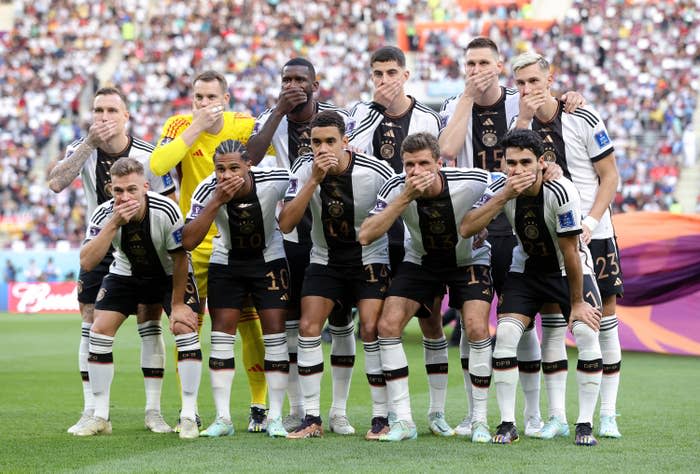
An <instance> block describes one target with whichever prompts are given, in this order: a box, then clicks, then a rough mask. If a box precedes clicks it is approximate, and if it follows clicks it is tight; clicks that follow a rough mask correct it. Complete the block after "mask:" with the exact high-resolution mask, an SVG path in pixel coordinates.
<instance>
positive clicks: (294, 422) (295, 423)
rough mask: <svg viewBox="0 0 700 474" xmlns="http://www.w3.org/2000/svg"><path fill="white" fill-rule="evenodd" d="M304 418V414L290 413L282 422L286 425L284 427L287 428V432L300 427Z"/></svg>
mask: <svg viewBox="0 0 700 474" xmlns="http://www.w3.org/2000/svg"><path fill="white" fill-rule="evenodd" d="M303 420H304V417H303V416H299V415H295V414H292V413H290V414H289V415H287V416H285V417H284V418H283V419H282V424H283V425H284V429H285V430H287V432H292V431H294V430H296V429H297V428H299V426H300V425H301V422H302V421H303Z"/></svg>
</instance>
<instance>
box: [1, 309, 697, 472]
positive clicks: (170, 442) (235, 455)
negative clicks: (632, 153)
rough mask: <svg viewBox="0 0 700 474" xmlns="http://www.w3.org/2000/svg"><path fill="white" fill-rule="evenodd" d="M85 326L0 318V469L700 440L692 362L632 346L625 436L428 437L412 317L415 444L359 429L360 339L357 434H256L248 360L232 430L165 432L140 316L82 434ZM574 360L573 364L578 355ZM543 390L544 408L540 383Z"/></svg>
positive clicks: (545, 461) (419, 461) (517, 458)
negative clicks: (97, 429) (104, 421)
mask: <svg viewBox="0 0 700 474" xmlns="http://www.w3.org/2000/svg"><path fill="white" fill-rule="evenodd" d="M163 326H164V328H165V326H166V323H165V321H164V322H163ZM208 326H209V325H208V323H207V324H205V329H204V334H203V338H202V339H203V341H204V349H203V352H204V357H205V363H204V370H203V376H202V386H201V388H200V396H199V412H200V414H201V415H202V418H203V421H204V423H205V426H206V425H208V423H210V422H211V421H213V418H214V408H213V402H212V399H211V389H210V385H209V375H208V370H207V369H206V358H207V357H208V353H209V348H208V346H209V344H208V339H209V336H208ZM166 331H167V329H166ZM448 331H449V330H448ZM79 334H80V318H79V317H78V316H76V315H70V316H69V315H32V316H28V315H23V316H16V315H7V314H2V315H0V423H1V425H0V426H1V427H2V429H0V471H2V472H28V471H33V472H36V471H50V472H55V471H90V472H125V471H142V472H157V471H175V470H177V471H180V472H184V471H191V472H202V471H209V472H218V471H232V470H243V469H245V470H261V471H262V470H265V471H273V472H274V471H275V470H279V471H283V472H301V471H304V472H309V471H326V472H327V471H332V472H337V471H352V472H376V471H377V470H381V471H386V472H426V471H436V470H439V471H443V472H464V471H467V470H468V471H483V470H488V471H493V470H496V469H497V470H506V471H513V472H532V471H533V470H537V471H543V472H561V471H562V470H564V469H566V470H567V471H574V472H577V471H581V472H582V471H588V472H592V471H596V470H601V471H619V472H631V471H638V472H649V471H652V472H659V471H665V472H684V471H687V472H691V471H695V472H697V471H696V468H697V452H698V450H700V441H698V438H697V436H695V434H694V429H693V428H694V424H693V423H692V421H693V415H694V414H697V407H698V402H697V393H699V392H700V377H698V369H699V368H700V365H699V364H698V362H699V361H698V359H697V358H690V357H672V356H662V355H653V354H635V353H625V354H623V372H622V381H621V388H620V396H619V400H618V411H620V412H621V415H622V416H621V417H620V418H619V419H618V423H619V426H620V429H621V431H622V433H623V438H622V439H620V440H606V439H602V440H600V442H601V444H600V446H598V447H596V448H580V447H576V446H574V445H573V442H572V440H573V439H572V437H569V438H567V439H561V438H560V439H556V440H553V441H540V440H532V439H529V438H525V437H523V438H522V440H521V442H520V443H518V444H517V445H514V446H492V445H473V444H471V443H469V442H467V441H466V440H464V439H463V438H457V437H455V438H449V439H444V438H438V437H436V436H432V435H430V434H429V433H428V429H427V420H426V412H427V406H428V392H427V379H426V376H425V370H424V368H423V349H422V346H421V344H420V335H419V334H418V328H417V324H416V323H415V322H412V323H411V325H410V326H409V328H408V331H407V333H406V336H405V339H404V340H405V342H406V344H405V347H406V352H407V356H408V359H409V365H410V369H411V376H410V382H411V401H412V407H413V413H414V418H415V420H416V422H417V424H418V431H419V437H418V440H417V441H412V442H402V443H395V444H379V443H369V442H367V441H365V440H364V439H363V436H364V433H365V431H366V430H367V429H368V428H369V418H370V402H369V389H368V387H367V382H366V378H365V375H364V370H363V367H364V360H363V355H362V351H361V349H360V350H358V354H357V361H356V364H355V371H354V374H353V384H352V388H351V393H350V400H349V402H348V415H349V418H350V420H351V422H352V423H353V425H354V426H355V428H356V429H357V435H355V436H351V437H341V436H338V435H335V434H327V435H326V436H325V437H324V438H323V439H313V440H300V441H291V440H289V441H288V440H283V439H275V440H273V439H270V438H268V437H267V436H265V435H263V434H252V433H247V432H246V427H247V416H248V404H249V401H250V398H249V394H248V387H247V382H246V380H245V374H244V373H243V371H242V370H241V368H242V363H239V364H237V372H236V377H235V379H234V382H233V391H232V396H231V400H232V402H231V411H232V416H233V422H234V426H235V428H236V434H235V435H234V436H233V437H229V438H224V439H205V438H200V439H198V440H194V441H181V440H180V439H178V438H177V436H176V435H156V434H153V433H149V432H147V431H146V430H145V428H144V427H143V406H144V393H143V378H142V376H141V371H140V368H139V348H140V339H139V337H138V333H137V331H136V324H135V319H134V318H130V319H129V320H127V322H126V323H125V324H124V325H123V327H122V328H121V330H120V331H119V333H118V335H117V338H116V341H115V347H114V359H115V369H116V373H115V379H114V383H113V385H112V400H111V404H112V408H111V418H112V423H113V429H114V434H113V435H111V436H100V437H94V438H87V439H85V438H76V437H73V436H71V435H69V434H67V433H66V432H65V430H66V428H67V427H68V426H70V425H71V424H72V423H74V422H75V421H76V420H77V419H78V417H79V414H80V409H81V407H82V389H81V384H80V378H79V375H78V372H77V346H78V338H79ZM165 340H166V346H167V348H168V349H167V350H166V353H167V356H168V363H167V368H166V376H165V383H164V387H163V400H162V404H163V413H164V415H165V417H166V419H167V420H168V421H169V422H171V423H174V420H175V418H176V416H177V410H178V408H179V396H178V393H177V390H178V389H177V381H176V379H175V374H174V370H173V368H174V363H173V350H172V347H173V345H174V342H173V339H172V336H171V335H169V334H166V335H165ZM358 348H361V345H359V344H358ZM323 349H324V355H325V357H326V359H325V360H326V363H325V364H326V369H329V367H330V363H329V361H328V356H329V353H330V346H329V345H324V347H323ZM236 357H237V359H238V360H239V361H240V360H241V357H240V343H239V344H236ZM569 357H570V360H572V361H574V360H575V353H573V352H570V353H569ZM570 366H571V367H572V368H573V367H575V364H573V363H570ZM330 394H331V390H330V371H329V370H327V371H326V373H325V374H324V379H323V388H322V398H321V403H322V416H323V417H324V421H326V428H327V413H328V408H329V407H330ZM447 397H448V399H447V412H446V417H447V420H448V422H449V423H450V424H451V425H452V426H454V425H456V424H457V423H459V421H461V419H462V418H463V416H464V409H465V401H464V398H465V395H464V390H463V382H462V374H461V368H460V365H459V351H458V349H457V348H450V378H449V389H448V395H447ZM542 397H543V402H542V408H543V413H544V412H545V410H546V404H545V401H544V398H545V397H544V390H543V394H542ZM521 399H522V396H521V394H520V393H519V405H518V409H517V411H516V414H517V416H518V422H519V425H521V426H522V419H521V418H520V417H521V416H522V405H521ZM567 415H568V417H569V421H570V422H573V421H575V418H576V381H575V373H574V370H571V371H570V374H569V378H568V390H567ZM595 421H596V422H597V414H596V417H595ZM489 422H490V426H491V429H492V431H493V430H494V429H495V426H496V425H497V424H498V408H497V406H496V402H495V392H494V390H493V388H492V390H491V394H490V399H489ZM571 427H572V436H573V425H572V426H571Z"/></svg>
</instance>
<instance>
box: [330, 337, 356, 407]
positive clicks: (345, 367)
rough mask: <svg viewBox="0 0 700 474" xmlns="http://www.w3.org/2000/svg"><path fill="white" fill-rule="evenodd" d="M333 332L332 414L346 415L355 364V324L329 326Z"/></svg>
mask: <svg viewBox="0 0 700 474" xmlns="http://www.w3.org/2000/svg"><path fill="white" fill-rule="evenodd" d="M328 327H329V329H330V332H331V378H332V380H333V384H332V385H333V401H332V402H331V410H330V416H331V417H333V416H344V415H346V414H347V413H346V410H347V405H348V396H349V395H350V382H351V380H352V369H353V367H354V365H355V350H356V348H355V324H354V323H350V324H348V325H347V326H343V327H339V326H332V325H329V326H328Z"/></svg>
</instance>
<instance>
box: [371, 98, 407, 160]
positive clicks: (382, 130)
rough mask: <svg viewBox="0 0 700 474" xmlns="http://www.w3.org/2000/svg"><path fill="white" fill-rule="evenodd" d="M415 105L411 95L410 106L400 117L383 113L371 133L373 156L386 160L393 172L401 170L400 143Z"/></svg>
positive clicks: (405, 133)
mask: <svg viewBox="0 0 700 474" xmlns="http://www.w3.org/2000/svg"><path fill="white" fill-rule="evenodd" d="M415 106H416V99H414V98H413V97H411V106H410V107H409V108H408V110H407V111H406V112H405V113H404V114H403V115H401V116H400V117H391V116H389V115H386V114H384V117H383V118H382V121H381V122H380V123H379V126H377V128H376V129H375V130H374V135H372V149H373V150H374V156H375V157H376V158H377V159H379V160H384V161H386V162H387V163H388V164H389V166H391V167H392V168H393V169H394V172H396V173H400V172H401V171H403V160H402V159H401V144H402V143H403V141H404V139H405V138H406V135H408V128H409V127H410V125H411V116H412V115H413V109H414V107H415Z"/></svg>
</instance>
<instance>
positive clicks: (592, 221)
mask: <svg viewBox="0 0 700 474" xmlns="http://www.w3.org/2000/svg"><path fill="white" fill-rule="evenodd" d="M583 224H584V225H585V226H586V227H588V230H590V231H591V232H593V231H594V230H595V228H596V227H598V220H597V219H596V218H595V217H591V216H586V217H585V218H584V219H583Z"/></svg>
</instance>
